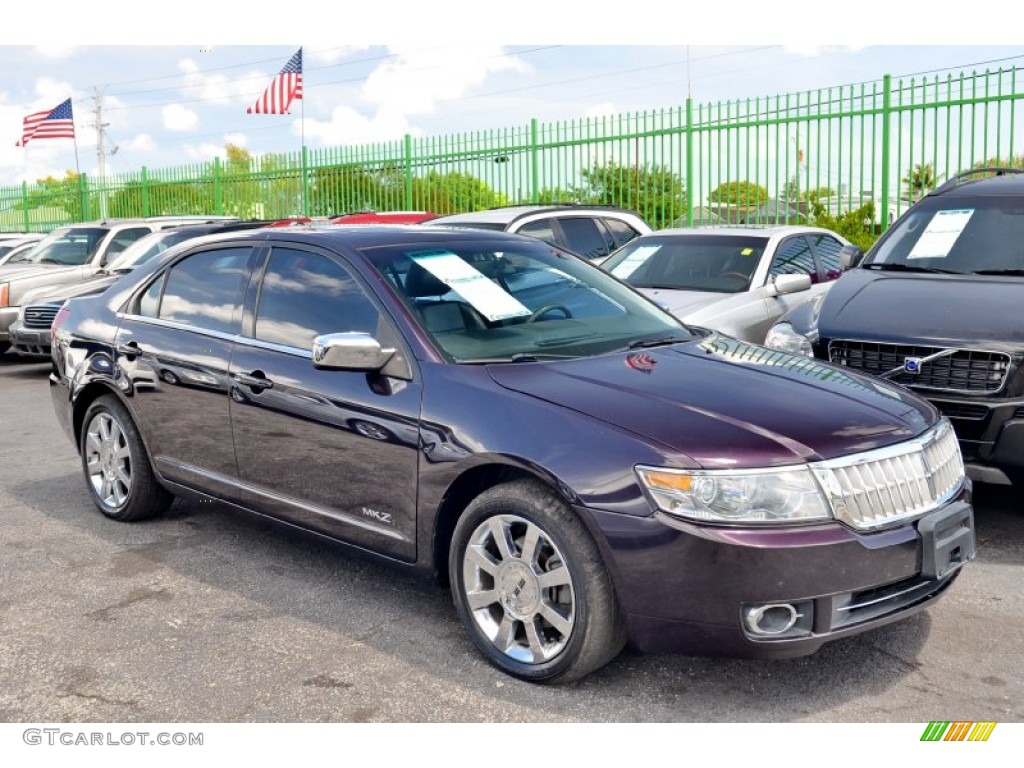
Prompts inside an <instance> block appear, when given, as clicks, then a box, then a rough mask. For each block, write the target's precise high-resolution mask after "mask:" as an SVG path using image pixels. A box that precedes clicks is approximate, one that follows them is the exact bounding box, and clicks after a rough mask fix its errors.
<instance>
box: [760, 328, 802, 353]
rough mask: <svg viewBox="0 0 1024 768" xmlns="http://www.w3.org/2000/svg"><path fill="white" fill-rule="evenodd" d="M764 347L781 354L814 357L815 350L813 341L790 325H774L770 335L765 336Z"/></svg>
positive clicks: (769, 332)
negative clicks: (787, 353) (812, 344)
mask: <svg viewBox="0 0 1024 768" xmlns="http://www.w3.org/2000/svg"><path fill="white" fill-rule="evenodd" d="M764 345H765V346H766V347H768V348H769V349H777V350H779V351H780V352H789V353H790V354H793V355H806V356H807V357H814V348H813V347H812V346H811V340H810V339H808V338H807V337H806V336H804V335H803V334H802V333H797V332H796V331H795V330H794V329H793V326H792V325H790V324H789V323H779V324H778V325H773V326H772V327H771V329H770V330H769V331H768V335H767V336H765V339H764Z"/></svg>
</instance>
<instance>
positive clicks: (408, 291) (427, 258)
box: [363, 238, 692, 363]
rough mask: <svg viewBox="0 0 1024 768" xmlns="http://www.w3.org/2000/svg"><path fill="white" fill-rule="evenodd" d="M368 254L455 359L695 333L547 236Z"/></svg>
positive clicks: (511, 357)
mask: <svg viewBox="0 0 1024 768" xmlns="http://www.w3.org/2000/svg"><path fill="white" fill-rule="evenodd" d="M363 253H364V254H365V255H366V256H367V257H368V258H369V259H370V261H371V262H372V263H373V264H374V265H375V266H376V267H377V269H379V270H380V272H381V273H382V274H383V275H384V277H385V278H387V279H388V280H389V281H390V282H391V284H392V285H393V286H394V287H395V290H396V293H397V294H398V295H399V297H401V299H402V300H403V301H405V302H406V304H407V305H408V306H409V307H410V308H411V309H412V311H413V314H414V315H415V316H416V317H417V318H418V319H419V322H420V324H421V325H422V327H423V328H424V330H426V332H427V333H428V334H429V335H430V336H431V337H433V339H434V341H435V342H436V343H437V345H438V347H439V348H440V349H441V350H443V351H444V352H445V353H446V354H447V355H448V356H449V358H450V359H452V360H453V361H455V362H461V363H477V362H506V361H521V360H543V359H552V358H563V357H566V358H568V357H585V356H590V355H596V354H602V353H605V352H610V351H612V350H615V349H624V348H628V347H629V346H630V345H635V346H653V345H655V344H659V343H669V342H670V341H673V340H687V339H689V338H691V336H692V334H691V333H690V331H689V330H688V329H687V328H686V327H685V326H684V325H682V324H681V323H680V322H679V321H678V320H677V319H675V318H674V317H672V316H671V315H669V314H668V313H667V312H665V311H663V310H662V309H660V308H659V307H657V306H656V305H655V304H653V303H651V302H649V301H647V300H645V299H644V298H643V297H641V296H639V295H637V294H636V293H635V292H633V291H632V290H630V289H629V288H628V287H626V286H625V285H623V284H622V283H620V282H619V281H617V280H615V279H614V278H612V277H610V276H609V275H608V274H606V273H604V272H603V271H602V270H600V269H598V268H597V267H594V266H592V265H590V264H588V263H586V262H585V261H583V260H582V259H580V258H578V257H576V256H573V255H570V254H568V253H566V252H565V251H561V250H559V249H557V248H554V247H552V246H550V245H548V244H546V243H543V242H540V241H537V242H532V241H526V242H511V241H510V240H508V239H504V238H502V239H501V240H496V241H488V240H486V239H484V240H477V239H474V240H472V241H470V240H466V239H461V238H452V239H451V240H449V241H443V240H442V241H432V242H431V243H430V244H429V245H428V244H425V243H422V244H418V245H409V244H403V245H387V246H374V247H367V248H364V249H363Z"/></svg>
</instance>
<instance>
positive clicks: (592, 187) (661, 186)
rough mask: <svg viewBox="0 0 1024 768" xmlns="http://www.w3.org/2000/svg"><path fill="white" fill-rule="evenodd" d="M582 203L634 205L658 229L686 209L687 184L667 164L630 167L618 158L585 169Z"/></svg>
mask: <svg viewBox="0 0 1024 768" xmlns="http://www.w3.org/2000/svg"><path fill="white" fill-rule="evenodd" d="M581 175H582V176H583V185H582V187H581V188H580V202H584V203H591V204H598V205H616V206H619V207H622V208H630V209H632V210H634V211H636V212H637V213H639V214H640V215H641V216H643V217H644V219H646V220H647V223H648V224H650V225H651V226H652V227H653V228H655V229H660V228H662V227H665V226H668V225H669V223H671V222H672V221H673V220H674V219H676V218H677V217H679V216H680V215H682V214H684V213H685V212H686V187H685V184H684V183H683V180H682V179H681V178H679V176H678V175H677V174H675V173H673V172H672V171H670V170H669V169H668V168H666V167H664V166H659V165H654V166H651V167H647V166H646V165H644V166H636V165H634V166H626V165H619V164H618V163H616V162H615V161H614V160H613V161H611V162H609V163H608V164H607V165H597V164H595V165H594V166H593V167H592V168H589V169H587V170H584V171H583V172H582V174H581Z"/></svg>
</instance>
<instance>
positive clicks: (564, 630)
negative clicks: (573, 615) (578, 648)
mask: <svg viewBox="0 0 1024 768" xmlns="http://www.w3.org/2000/svg"><path fill="white" fill-rule="evenodd" d="M538 613H540V615H541V616H543V617H544V619H545V620H546V621H547V622H548V623H549V624H550V625H551V626H553V627H554V628H555V629H557V630H558V631H559V632H560V633H561V634H562V636H563V637H568V636H569V631H570V630H571V629H572V622H571V621H569V619H567V618H565V616H563V615H562V614H561V613H559V612H558V610H557V609H556V608H555V607H554V606H553V605H551V604H550V603H546V602H545V603H541V606H540V611H538Z"/></svg>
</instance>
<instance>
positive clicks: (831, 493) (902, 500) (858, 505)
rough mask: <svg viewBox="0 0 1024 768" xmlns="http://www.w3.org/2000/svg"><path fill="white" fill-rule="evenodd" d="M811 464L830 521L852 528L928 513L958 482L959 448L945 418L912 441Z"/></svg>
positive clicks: (961, 476) (960, 468)
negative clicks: (828, 508)
mask: <svg viewBox="0 0 1024 768" xmlns="http://www.w3.org/2000/svg"><path fill="white" fill-rule="evenodd" d="M812 466H813V468H814V472H815V475H816V476H817V478H818V482H819V483H821V487H822V488H823V489H824V490H825V494H826V496H827V497H828V499H829V503H830V504H831V505H832V511H833V514H835V516H836V519H838V520H841V521H843V522H844V523H846V524H847V525H849V526H851V527H853V528H858V529H872V528H879V527H882V526H886V525H890V524H892V523H894V522H898V521H900V520H903V519H905V518H908V517H913V516H915V515H919V514H922V513H924V512H927V511H929V510H931V509H934V508H936V507H938V506H939V505H940V504H942V503H943V502H945V501H947V500H948V499H949V498H951V497H952V496H953V495H954V494H955V493H956V492H957V491H958V490H959V489H960V487H961V486H962V485H963V482H964V463H963V459H962V458H961V456H960V445H959V443H958V442H957V439H956V435H955V434H954V433H953V428H952V427H951V426H950V424H949V421H948V420H946V419H943V420H942V422H941V423H940V425H939V426H938V427H936V428H935V429H933V430H931V431H930V432H928V433H927V434H925V435H923V436H922V437H919V438H917V439H915V440H910V441H908V442H905V443H900V444H898V445H893V446H889V447H887V448H880V449H878V450H876V451H868V452H865V453H860V454H856V455H854V456H844V457H842V458H840V459H834V460H831V461H823V462H819V463H817V464H814V465H812Z"/></svg>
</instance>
